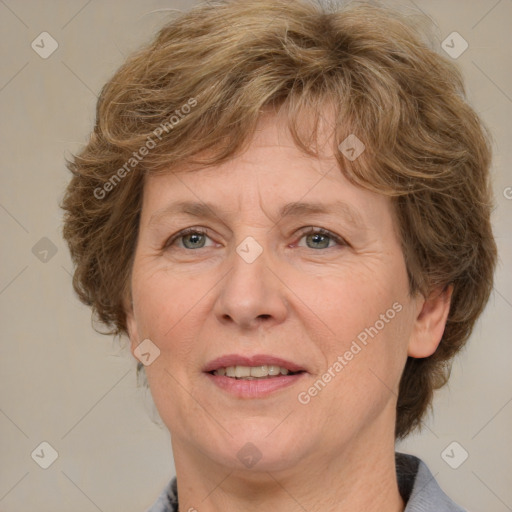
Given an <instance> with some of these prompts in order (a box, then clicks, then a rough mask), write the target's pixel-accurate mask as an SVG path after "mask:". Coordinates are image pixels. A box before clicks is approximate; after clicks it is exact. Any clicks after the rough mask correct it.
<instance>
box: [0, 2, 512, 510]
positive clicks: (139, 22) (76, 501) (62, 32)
mask: <svg viewBox="0 0 512 512" xmlns="http://www.w3.org/2000/svg"><path fill="white" fill-rule="evenodd" d="M194 3H195V2H193V1H189V2H187V1H186V0H181V1H178V0H150V1H141V0H106V1H99V0H89V1H87V0H69V1H64V0H40V1H36V0H32V1H28V0H0V39H1V47H0V48H1V49H0V51H1V63H2V66H1V70H0V112H1V114H2V115H1V117H0V130H1V137H0V141H1V151H0V162H1V163H0V173H1V185H0V230H1V231H0V233H1V241H2V260H1V265H0V311H1V354H0V367H1V371H0V464H1V467H0V511H4V512H35V511H37V512H50V511H52V512H68V511H69V510H74V511H77V512H94V511H97V510H100V511H103V512H121V511H122V512H141V511H143V510H145V508H146V507H148V506H149V505H150V504H151V503H152V502H153V501H154V500H155V498H156V497H157V495H158V494H159V493H160V491H161V490H162V488H163V487H164V486H165V485H166V484H167V482H168V481H169V479H170V478H171V477H172V476H173V475H174V474H175V473H174V465H173V461H172V453H171V445H170V438H169V434H168V432H167V430H165V429H163V428H159V427H158V426H157V425H156V424H155V423H154V422H153V421H152V419H151V418H152V414H153V405H152V402H151V400H150V397H149V395H148V393H147V392H146V391H144V390H143V389H141V388H138V387H137V385H136V377H135V360H134V359H133V358H132V356H131V354H130V353H129V351H128V348H127V345H126V344H124V345H123V344H120V343H119V340H116V339H113V338H112V337H109V336H103V335H100V334H98V333H97V332H95V331H94V330H93V328H92V326H91V313H90V311H89V309H87V308H86V307H85V306H83V305H82V304H81V303H80V302H79V301H78V300H77V298H76V297H75V295H74V293H73V290H72V286H71V272H72V265H71V261H70V257H69V254H68V250H67V247H66V245H65V243H64V241H63V240H62V237H61V222H62V212H61V211H60V209H59V206H58V205H59V201H60V200H61V198H62V194H63V191H64V188H65V186H66V183H67V182H68V180H69V177H70V175H69V172H68V171H67V170H66V168H65V163H64V158H65V157H66V156H68V157H69V156H70V155H71V154H72V153H73V152H74V151H77V150H78V149H79V148H80V147H81V146H82V145H83V144H84V143H85V142H86V140H87V136H88V133H89V131H90V130H91V128H92V124H93V121H94V113H95V102H96V99H97V94H98V93H99V90H100V88H101V86H102V85H103V84H104V83H105V81H106V80H107V79H108V78H109V77H110V76H111V75H112V73H113V72H114V71H115V69H116V68H117V67H118V66H119V65H120V64H121V63H122V62H123V60H124V58H125V57H126V55H128V53H130V52H131V51H133V50H135V49H136V48H137V47H138V46H139V45H140V44H142V43H144V42H145V41H147V40H148V38H150V37H151V36H152V35H153V34H154V33H155V31H156V30H157V29H158V28H159V27H160V26H161V25H162V24H163V23H165V21H166V19H168V13H166V10H169V9H188V8H190V7H191V6H192V5H193V4H194ZM389 3H390V4H393V5H395V4H400V5H404V6H406V7H408V8H417V9H419V10H422V11H423V12H425V13H426V14H427V15H429V16H430V17H431V18H432V19H433V20H434V22H435V23H436V24H437V27H438V37H439V41H438V43H439V51H440V52H443V51H444V50H443V49H442V41H443V40H445V38H446V37H448V36H449V35H450V34H452V32H454V31H456V32H458V34H460V36H461V37H462V38H463V39H464V40H465V41H467V43H468V48H467V50H466V51H464V53H462V55H460V56H458V57H457V58H456V59H454V60H456V62H457V64H458V65H459V66H460V68H461V69H462V71H463V74H464V76H465V79H466V85H467V91H468V96H469V99H470V102H471V104H472V105H473V107H474V108H475V109H476V111H477V112H478V113H479V114H480V115H481V117H482V118H483V120H484V122H485V123H486V124H488V126H489V127H490V128H491V130H492V131H493V134H494V139H495V142H494V163H493V181H494V188H495V195H496V205H497V207H496V210H495V212H494V216H493V222H494V227H495V235H496V239H497V243H498V246H499V250H500V263H499V268H498V272H497V275H496V282H495V288H494V292H493V295H492V297H491V299H490V302H489V305H488V307H487V309H486V311H485V313H484V315H483V316H482V317H481V320H480V321H479V323H478V324H477V326H476V328H475V331H474V333H473V335H472V337H471V339H470V341H469V343H468V345H467V348H466V349H465V350H464V352H463V353H462V354H461V356H460V357H459V358H458V359H457V360H456V362H455V364H454V366H453V372H452V377H451V380H450V384H449V386H447V387H446V388H444V389H443V390H441V391H439V392H438V393H437V395H436V400H435V414H434V415H433V416H429V418H428V419H427V420H426V421H425V428H424V430H423V432H422V433H420V434H417V435H414V436H413V437H411V438H409V439H408V440H407V442H405V443H402V444H401V445H400V446H399V447H398V449H400V450H402V451H406V452H409V453H413V454H416V455H418V456H420V457H421V458H422V459H423V460H425V462H426V463H427V464H428V465H429V467H430V469H431V471H432V473H433V474H434V475H435V477H436V479H437V480H438V481H439V482H440V484H441V486H442V487H443V488H444V489H445V491H446V492H447V493H448V494H449V495H450V496H451V497H452V498H453V499H454V500H455V501H456V502H458V503H460V504H461V505H462V506H465V507H466V508H468V509H469V510H470V511H473V512H476V511H485V512H506V511H510V510H512V485H511V474H512V443H511V432H512V428H511V427H512V386H511V382H512V378H511V370H510V368H511V361H512V344H511V343H510V339H511V336H510V330H511V328H512V323H511V318H512V271H511V265H510V263H511V251H512V239H511V219H512V188H511V187H512V173H511V163H512V154H511V151H512V150H511V148H512V144H510V130H511V128H512V123H511V120H512V53H511V48H512V30H511V22H512V0H481V1H478V2H476V1H474V2H468V1H462V0H434V1H426V0H416V1H415V2H412V1H409V0H402V1H400V2H395V1H394V2H389ZM42 32H47V33H48V34H49V36H50V37H51V39H50V37H49V36H48V35H43V36H40V34H41V33H42ZM41 38H45V39H44V41H45V43H44V44H41V43H40V41H41ZM52 39H53V40H54V41H55V42H53V41H52ZM33 41H35V43H37V42H38V41H39V48H38V47H37V46H36V47H35V48H33V47H32V46H31V45H32V42H33ZM457 41H459V42H458V43H457V44H460V41H461V40H460V39H457ZM52 44H53V45H55V44H58V47H57V49H56V50H55V51H54V52H53V53H52V54H51V55H49V56H47V58H43V57H42V56H41V55H40V54H41V53H43V55H44V52H49V51H50V50H51V49H52ZM42 46H44V48H42ZM36 48H37V50H36ZM43 442H44V443H48V445H46V444H44V445H41V443H43ZM454 442H455V443H457V444H452V443H454ZM446 449H447V451H446ZM41 450H42V451H41ZM42 453H44V457H43V456H42V455H41V454H42ZM447 453H448V454H449V455H450V456H449V457H448V458H447V456H446V454H447ZM38 454H39V457H38ZM443 454H444V455H443ZM466 454H467V459H466V460H464V461H463V462H462V463H461V461H462V459H463V458H464V457H466ZM52 456H53V458H54V457H55V456H56V457H57V458H56V460H55V461H54V462H53V463H52V464H51V465H50V466H49V467H48V468H47V469H43V468H42V467H41V463H42V460H43V459H45V460H46V461H47V462H48V461H50V459H51V458H52ZM450 459H451V460H450ZM454 459H455V462H454ZM447 460H448V461H449V462H450V464H449V463H448V462H447ZM457 465H458V467H457V468H456V469H454V468H453V467H452V466H457Z"/></svg>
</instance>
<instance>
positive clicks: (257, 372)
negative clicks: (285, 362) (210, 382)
mask: <svg viewBox="0 0 512 512" xmlns="http://www.w3.org/2000/svg"><path fill="white" fill-rule="evenodd" d="M207 373H209V374H210V375H217V376H226V377H229V378H231V379H237V380H261V379H273V378H276V377H281V376H282V375H297V374H299V373H304V370H300V371H298V372H292V371H290V370H288V369H287V368H284V367H283V366H277V365H266V364H264V365H260V366H226V367H221V368H218V369H217V370H212V371H211V372H207Z"/></svg>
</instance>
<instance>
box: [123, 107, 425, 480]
mask: <svg viewBox="0 0 512 512" xmlns="http://www.w3.org/2000/svg"><path fill="white" fill-rule="evenodd" d="M328 146H329V144H326V145H325V147H326V148H327V147H328ZM184 201H190V202H194V203H199V205H200V206H203V207H204V205H205V204H206V203H208V208H205V209H204V210H205V211H201V208H195V210H194V212H195V214H194V212H190V211H189V213H180V210H179V209H175V207H177V204H178V203H180V202H184ZM294 202H301V203H307V204H313V203H314V204H315V205H316V206H318V207H319V208H318V211H314V210H313V209H308V208H306V207H303V208H298V207H296V208H290V207H289V206H288V208H285V207H286V206H287V205H289V204H290V203H294ZM283 209H284V210H283ZM321 209H323V210H324V211H319V210H321ZM185 229H190V230H191V231H192V232H189V233H185V234H184V233H183V230H185ZM320 230H324V231H321V232H320ZM131 286H132V298H133V309H132V310H130V311H129V312H128V326H129V332H130V337H131V340H132V351H133V352H134V353H135V350H136V349H137V346H138V345H139V343H140V342H141V341H142V340H145V339H149V340H151V343H152V344H154V346H156V347H158V350H159V351H160V353H159V355H158V357H156V359H155V360H154V361H153V362H151V364H149V365H148V366H146V373H147V377H148V382H149V385H150V388H151V392H152V396H153V399H154V401H155V404H156V406H157V409H158V411H159V413H160V416H161V417H162V419H163V421H164V422H165V424H166V426H167V427H168V429H169V431H170V432H171V435H172V441H173V448H174V449H175V451H176V450H178V449H179V450H181V451H182V452H186V453H188V454H189V455H190V456H191V457H195V458H196V460H202V459H203V460H205V461H208V463H214V464H219V465H222V466H227V467H236V468H242V469H243V467H244V464H245V465H246V466H247V463H246V462H244V460H245V459H244V457H243V455H244V454H249V456H251V455H254V456H256V458H259V457H260V456H261V459H260V460H259V461H258V463H257V466H256V467H257V468H258V469H261V470H276V469H282V470H284V469H286V468H288V467H300V465H301V464H303V463H304V464H305V463H306V462H307V463H311V462H312V461H313V459H315V458H316V459H317V460H322V459H323V460H326V457H327V458H331V457H332V455H333V454H335V453H342V452H345V453H346V454H347V455H348V454H349V452H350V453H352V454H353V455H354V456H355V454H356V453H357V451H358V450H362V449H363V447H365V448H364V449H366V450H368V449H371V448H372V446H377V445H378V443H379V442H383V438H386V439H387V440H388V441H389V442H390V443H392V442H393V437H392V436H393V430H394V419H395V405H396V393H397V391H398V383H399V379H400V375H401V372H402V369H403V366H404V364H405V361H406V358H407V355H408V352H409V353H410V351H411V348H410V347H411V340H412V339H414V335H415V334H414V333H415V328H416V327H415V326H416V321H417V316H418V311H419V309H420V306H421V304H419V303H418V301H417V299H414V298H412V297H410V296H409V293H408V281H407V273H406V267H405V263H404V258H403V255H402V251H401V247H400V242H399V239H398V236H397V235H396V232H395V227H394V220H393V212H392V208H391V203H390V200H389V199H388V198H386V197H384V196H380V195H377V194H375V193H373V192H370V191H367V190H364V189H362V188H359V187H356V186H354V185H353V184H351V183H350V182H349V181H347V179H346V178H345V177H344V176H343V174H342V173H341V172H340V170H339V168H338V165H337V163H336V160H335V159H334V156H333V154H332V153H331V154H329V152H328V151H327V150H326V151H325V152H324V154H323V156H322V157H321V158H314V157H310V156H307V155H304V154H303V153H302V152H301V151H300V150H299V149H297V148H296V147H295V145H294V143H293V141H292V139H291V136H290V135H289V133H288V132H287V130H286V128H285V125H284V123H283V122H281V121H279V119H276V118H272V117H270V116H269V117H263V118H262V120H261V122H260V125H259V129H258V131H257V134H256V136H255V138H254V139H253V141H252V143H251V145H250V147H249V149H248V150H247V151H246V152H245V153H244V154H242V155H240V156H238V157H236V158H234V159H233V160H231V161H229V162H227V163H224V164H222V165H219V166H217V167H215V168H203V169H195V170H193V171H191V169H188V168H183V169H180V170H179V171H177V172H174V173H168V174H165V175H159V176H151V177H149V178H148V179H147V181H146V183H145V188H144V196H143V208H142V212H141V219H140V232H139V238H138V245H137V248H136V254H135V259H134V264H133V273H132V281H131ZM146 343H147V342H146ZM151 346H153V345H151ZM152 350H153V351H154V350H155V349H154V348H153V349H152ZM154 353H156V352H154ZM233 355H234V356H235V358H234V359H224V360H220V361H219V362H217V363H213V368H219V367H224V368H225V367H229V366H231V367H232V366H246V364H243V363H244V360H243V359H242V358H243V357H246V358H252V357H253V356H261V357H262V358H259V359H258V358H256V359H255V358H253V359H252V360H249V361H247V360H246V361H245V363H247V362H249V363H252V366H254V367H261V366H263V365H264V363H265V362H266V361H267V362H268V361H270V363H274V364H270V366H274V367H276V366H277V365H276V361H272V359H270V358H280V360H283V361H282V364H281V365H279V366H282V367H288V369H291V368H292V367H293V368H294V369H295V370H297V369H299V370H301V372H300V373H298V374H296V375H282V373H283V372H281V369H278V373H280V374H281V375H282V376H281V377H278V376H268V377H267V378H266V379H261V380H260V379H257V380H256V379H254V380H250V379H249V380H246V379H235V378H233V377H228V376H221V375H212V374H211V373H207V371H206V370H208V369H210V370H211V368H212V365H210V363H212V361H215V360H216V359H217V358H221V357H223V356H233ZM237 357H239V359H238V365H236V364H235V363H236V361H237ZM277 362H279V361H277ZM268 366H269V365H267V371H268ZM274 370H275V368H274ZM234 371H235V372H236V371H238V372H240V373H239V374H238V375H242V374H243V372H244V371H245V370H243V369H242V370H240V369H238V370H236V369H235V370H234ZM220 372H221V373H222V370H221V371H220ZM228 372H231V370H228ZM271 373H272V370H271ZM256 375H257V374H256ZM247 443H252V444H251V445H248V444H247ZM239 450H242V451H241V452H239ZM244 450H245V451H244ZM327 460H328V459H327ZM247 467H249V466H247Z"/></svg>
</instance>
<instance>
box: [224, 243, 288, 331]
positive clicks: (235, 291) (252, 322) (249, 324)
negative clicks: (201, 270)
mask: <svg viewBox="0 0 512 512" xmlns="http://www.w3.org/2000/svg"><path fill="white" fill-rule="evenodd" d="M240 245H241V246H242V245H243V244H240ZM239 249H240V247H239ZM272 260H273V259H272V258H271V256H270V252H269V250H268V249H264V250H263V251H262V252H261V254H259V255H258V256H257V258H256V259H254V260H253V261H251V258H246V257H245V255H244V252H243V251H240V253H239V252H235V251H234V253H233V255H232V257H231V261H230V263H231V266H230V269H229V271H228V272H227V274H226V275H225V277H224V279H222V280H221V283H220V285H219V286H220V292H219V295H218V297H217V300H216V303H215V306H214V313H215V315H216V316H217V318H218V320H219V322H221V323H223V324H226V325H229V324H233V325H236V326H238V327H239V328H240V329H244V330H250V329H254V328H257V327H258V326H260V325H264V326H269V327H270V326H271V325H277V324H279V323H281V322H283V321H284V319H285V318H286V314H287V304H288V302H287V300H286V293H287V290H288V288H287V287H286V285H285V284H284V282H283V281H282V280H281V278H280V276H278V271H277V269H276V268H275V267H276V265H275V264H273V261H272ZM272 267H274V268H272Z"/></svg>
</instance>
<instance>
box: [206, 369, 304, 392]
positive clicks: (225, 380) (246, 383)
mask: <svg viewBox="0 0 512 512" xmlns="http://www.w3.org/2000/svg"><path fill="white" fill-rule="evenodd" d="M304 375H305V372H304V373H296V374H295V375H281V376H279V377H270V378H268V379H254V380H244V379H233V378H231V377H225V376H223V375H212V374H211V373H206V376H207V377H208V378H209V379H210V380H211V381H212V382H213V383H214V384H215V385H217V386H218V387H219V388H221V389H223V390H224V391H227V392H228V393H231V394H232V395H234V396H235V397H237V398H263V397H266V396H268V395H270V394H271V393H273V392H275V391H277V390H279V389H284V388H286V387H288V386H292V385H293V384H295V383H297V382H298V381H299V380H300V379H302V378H303V377H304Z"/></svg>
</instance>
